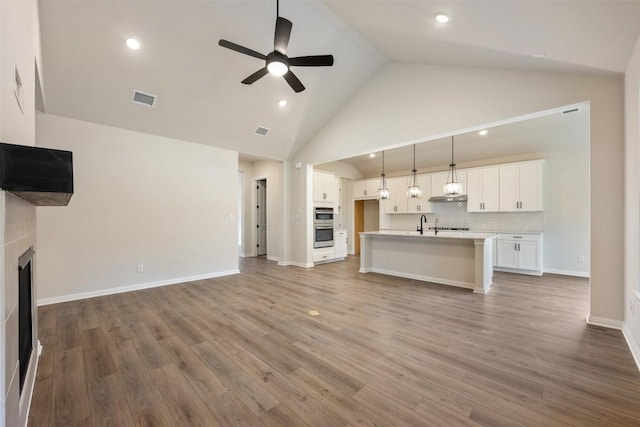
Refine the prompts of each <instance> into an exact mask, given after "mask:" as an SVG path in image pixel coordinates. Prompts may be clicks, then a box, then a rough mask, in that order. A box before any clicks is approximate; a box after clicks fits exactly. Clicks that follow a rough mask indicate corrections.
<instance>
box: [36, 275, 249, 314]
mask: <svg viewBox="0 0 640 427" xmlns="http://www.w3.org/2000/svg"><path fill="white" fill-rule="evenodd" d="M239 273H240V270H238V269H234V270H225V271H217V272H215V273H208V274H200V275H197V276H188V277H177V278H175V279H167V280H159V281H157V282H146V283H138V284H137V285H129V286H120V287H117V288H108V289H100V290H98V291H91V292H80V293H77V294H69V295H62V296H59V297H51V298H42V299H39V300H38V306H43V305H49V304H57V303H59V302H67V301H75V300H80V299H86V298H94V297H101V296H104V295H112V294H119V293H122V292H130V291H139V290H141V289H149V288H157V287H160V286H168V285H177V284H179V283H186V282H193V281H196V280H205V279H213V278H216V277H222V276H229V275H232V274H239Z"/></svg>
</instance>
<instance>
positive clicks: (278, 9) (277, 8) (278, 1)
mask: <svg viewBox="0 0 640 427" xmlns="http://www.w3.org/2000/svg"><path fill="white" fill-rule="evenodd" d="M279 17H280V0H276V21H277V20H278V18H279Z"/></svg>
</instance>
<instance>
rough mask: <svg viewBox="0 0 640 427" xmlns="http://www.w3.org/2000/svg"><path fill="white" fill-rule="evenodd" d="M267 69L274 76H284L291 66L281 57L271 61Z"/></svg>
mask: <svg viewBox="0 0 640 427" xmlns="http://www.w3.org/2000/svg"><path fill="white" fill-rule="evenodd" d="M267 70H269V73H271V74H273V75H274V76H284V75H285V74H287V71H289V66H288V65H287V64H285V63H284V62H283V61H281V60H279V59H274V60H272V61H269V63H268V64H267Z"/></svg>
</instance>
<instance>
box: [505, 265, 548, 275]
mask: <svg viewBox="0 0 640 427" xmlns="http://www.w3.org/2000/svg"><path fill="white" fill-rule="evenodd" d="M493 271H502V272H504V273H515V274H526V275H527V276H542V271H537V270H520V269H517V268H506V267H493Z"/></svg>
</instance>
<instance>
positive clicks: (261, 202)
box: [256, 179, 267, 256]
mask: <svg viewBox="0 0 640 427" xmlns="http://www.w3.org/2000/svg"><path fill="white" fill-rule="evenodd" d="M256 190H257V192H258V193H257V197H256V200H257V201H258V203H257V204H256V210H257V211H256V218H257V219H258V224H257V231H258V243H257V245H258V256H260V255H266V254H267V180H266V179H261V180H259V181H258V185H257V186H256Z"/></svg>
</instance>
